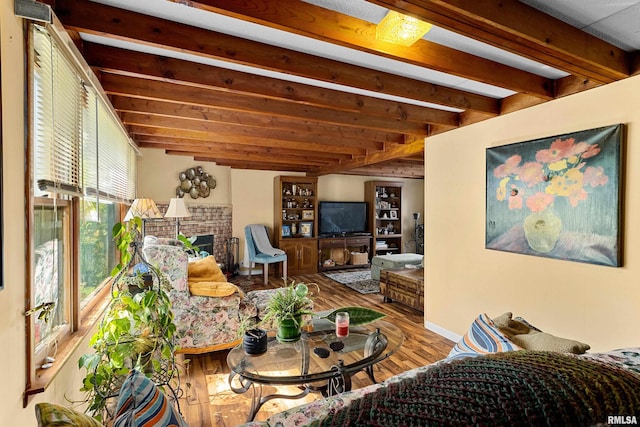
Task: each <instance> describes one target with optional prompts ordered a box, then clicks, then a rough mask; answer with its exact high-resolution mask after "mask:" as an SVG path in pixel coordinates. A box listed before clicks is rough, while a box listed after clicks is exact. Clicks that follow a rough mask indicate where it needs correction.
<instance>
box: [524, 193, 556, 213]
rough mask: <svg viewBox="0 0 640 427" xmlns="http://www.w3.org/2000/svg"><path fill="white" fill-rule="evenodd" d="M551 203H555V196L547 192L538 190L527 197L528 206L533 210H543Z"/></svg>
mask: <svg viewBox="0 0 640 427" xmlns="http://www.w3.org/2000/svg"><path fill="white" fill-rule="evenodd" d="M551 203H553V196H552V195H551V194H547V193H542V192H537V193H536V194H534V195H533V196H531V197H528V198H527V207H528V208H529V210H530V211H531V212H542V211H543V210H545V209H546V208H547V207H549V205H551Z"/></svg>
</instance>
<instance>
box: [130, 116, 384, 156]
mask: <svg viewBox="0 0 640 427" xmlns="http://www.w3.org/2000/svg"><path fill="white" fill-rule="evenodd" d="M120 119H121V120H122V123H124V124H125V125H139V126H147V127H157V128H166V129H177V130H191V131H196V132H206V133H208V134H211V135H216V136H226V137H230V138H234V137H236V136H243V137H245V138H269V139H273V140H278V141H291V142H298V143H305V144H306V143H309V142H314V143H317V144H325V145H332V144H339V145H346V146H349V147H355V148H361V149H363V150H382V149H383V148H384V147H383V143H381V142H376V141H365V140H364V139H343V140H339V141H336V140H335V138H332V137H327V136H325V135H322V134H311V133H306V132H291V131H286V130H284V131H283V130H281V129H260V128H257V127H250V126H241V125H240V126H239V125H233V124H230V123H216V122H207V121H202V120H189V119H183V118H179V117H163V116H154V115H150V114H144V113H123V114H121V115H120Z"/></svg>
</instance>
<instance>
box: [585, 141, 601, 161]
mask: <svg viewBox="0 0 640 427" xmlns="http://www.w3.org/2000/svg"><path fill="white" fill-rule="evenodd" d="M599 152H600V147H598V144H593V145H591V146H590V147H589V149H588V150H587V151H585V152H584V153H583V154H582V158H583V159H590V158H591V157H593V156H595V155H597V154H598V153H599Z"/></svg>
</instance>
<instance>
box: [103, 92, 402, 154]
mask: <svg viewBox="0 0 640 427" xmlns="http://www.w3.org/2000/svg"><path fill="white" fill-rule="evenodd" d="M111 103H112V105H113V107H114V108H115V109H116V111H119V112H137V113H148V114H154V115H159V116H167V117H183V118H187V119H194V120H206V121H213V122H219V123H228V124H232V125H236V126H238V125H241V126H253V127H259V128H261V129H263V130H264V129H281V130H289V131H294V132H296V133H302V132H308V133H312V134H322V135H325V136H328V137H331V138H339V139H345V140H347V139H363V140H367V141H380V142H395V143H401V142H403V138H404V137H403V134H400V133H391V132H379V131H376V130H372V129H367V128H354V127H346V126H344V127H341V126H335V125H328V124H325V123H315V122H311V121H308V120H298V119H291V118H287V117H275V116H268V115H263V114H253V113H250V112H244V111H229V110H224V109H219V108H215V107H204V106H201V105H185V104H178V103H173V102H163V101H155V100H149V99H142V98H128V97H124V96H119V95H115V96H112V97H111Z"/></svg>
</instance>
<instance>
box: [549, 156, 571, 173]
mask: <svg viewBox="0 0 640 427" xmlns="http://www.w3.org/2000/svg"><path fill="white" fill-rule="evenodd" d="M548 167H549V170H551V171H554V172H559V171H563V170H565V169H566V168H567V159H562V160H558V161H557V162H553V163H549V166H548Z"/></svg>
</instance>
